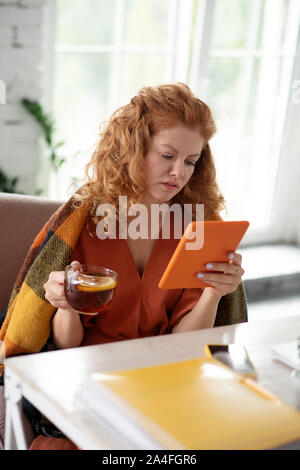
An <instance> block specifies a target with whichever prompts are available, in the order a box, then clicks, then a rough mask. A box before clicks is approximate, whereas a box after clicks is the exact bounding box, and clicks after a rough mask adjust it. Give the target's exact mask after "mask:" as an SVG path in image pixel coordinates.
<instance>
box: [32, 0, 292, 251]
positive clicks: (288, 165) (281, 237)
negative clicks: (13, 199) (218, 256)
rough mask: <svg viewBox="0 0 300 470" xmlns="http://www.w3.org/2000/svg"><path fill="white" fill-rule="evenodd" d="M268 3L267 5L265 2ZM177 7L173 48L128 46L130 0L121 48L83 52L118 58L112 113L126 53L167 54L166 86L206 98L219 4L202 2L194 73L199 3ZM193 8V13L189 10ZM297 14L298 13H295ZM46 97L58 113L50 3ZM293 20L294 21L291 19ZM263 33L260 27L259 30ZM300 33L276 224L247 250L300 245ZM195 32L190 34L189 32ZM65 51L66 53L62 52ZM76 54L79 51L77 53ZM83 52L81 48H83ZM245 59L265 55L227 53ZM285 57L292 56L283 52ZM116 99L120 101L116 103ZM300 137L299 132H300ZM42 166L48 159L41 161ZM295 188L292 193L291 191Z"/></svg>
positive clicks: (118, 41) (120, 22)
mask: <svg viewBox="0 0 300 470" xmlns="http://www.w3.org/2000/svg"><path fill="white" fill-rule="evenodd" d="M261 1H262V0H261ZM297 1H298V0H290V4H294V5H295V4H296V2H297ZM175 2H176V4H175V5H172V11H173V14H172V15H170V17H169V23H170V24H169V35H168V41H167V45H166V46H164V47H157V46H156V47H132V46H124V44H123V37H124V20H125V14H124V12H125V6H126V0H117V8H116V10H117V11H118V14H117V15H116V17H115V22H116V25H117V27H116V28H115V35H116V37H115V45H114V46H113V47H112V46H99V47H98V46H97V47H96V48H95V47H93V46H87V47H85V48H82V49H81V50H82V51H83V50H85V51H86V52H91V51H92V52H95V53H99V52H103V53H112V54H113V74H112V76H113V77H114V80H112V84H111V91H110V96H111V100H110V107H111V109H112V110H114V109H116V107H117V106H119V105H120V97H119V96H118V95H117V94H116V93H115V91H116V90H119V89H120V87H119V80H120V77H121V73H120V70H121V68H122V62H123V59H124V54H125V53H130V52H137V51H138V52H140V53H153V52H155V53H163V54H166V55H167V57H168V60H167V61H166V66H165V72H164V80H165V81H173V80H175V79H176V81H183V82H186V83H188V84H189V86H190V87H191V88H192V90H193V91H194V92H195V93H196V94H198V95H199V96H205V89H206V86H207V84H206V83H205V77H206V72H207V66H208V60H209V54H212V55H213V56H214V57H216V56H217V55H218V54H220V51H216V50H209V43H210V38H211V32H212V20H213V13H214V8H215V4H216V2H215V0H199V1H198V8H197V16H196V24H195V36H194V43H196V44H198V49H197V48H193V53H192V63H191V69H190V73H189V57H188V56H189V46H190V42H191V28H190V26H191V19H192V18H191V15H192V7H193V1H192V0H191V1H190V2H188V3H187V2H186V1H185V0H174V3H175ZM187 5H188V7H187ZM290 8H291V9H292V7H290ZM44 15H45V16H44V18H45V21H44V24H45V34H44V46H43V47H44V57H45V67H44V70H45V73H44V83H43V89H44V95H43V104H44V106H45V108H46V110H48V111H49V112H51V111H52V110H53V82H54V73H55V70H54V54H55V52H56V48H55V47H54V46H55V24H56V15H57V6H56V0H49V2H46V4H45V10H44ZM290 16H291V17H292V15H290ZM256 27H257V25H256ZM253 28H254V30H255V25H253ZM299 29H300V28H298V32H297V46H296V50H295V53H293V54H292V55H291V56H292V57H293V58H294V63H293V71H292V74H291V80H290V84H291V86H290V88H289V89H288V90H284V92H285V95H286V98H285V99H286V109H285V112H284V115H283V122H284V131H283V139H282V146H281V151H280V155H279V160H278V169H277V175H276V182H275V188H276V190H275V194H274V197H273V203H272V215H271V223H270V226H269V227H268V229H264V230H262V229H255V230H252V231H250V232H248V234H247V237H246V241H245V245H253V244H262V243H278V242H281V241H284V242H288V243H298V244H300V218H299V220H297V217H296V216H295V215H296V214H297V213H299V206H300V185H299V183H298V181H299V176H300V158H299V157H300V150H299V145H298V142H297V140H298V139H297V131H298V129H297V125H296V123H297V122H298V123H299V122H300V105H298V106H297V104H295V103H293V102H292V99H291V95H292V93H293V91H294V90H293V89H292V84H293V83H294V82H295V81H297V80H298V79H299V78H300V30H299ZM187 31H189V34H186V32H187ZM62 49H63V48H61V50H62ZM71 49H72V48H65V51H71ZM73 49H74V48H73ZM77 49H78V48H77ZM230 53H231V54H233V55H234V54H236V55H238V54H240V57H241V56H242V55H243V54H244V56H245V57H246V56H247V57H249V54H250V55H251V54H252V55H254V56H256V57H257V56H262V55H263V54H264V53H266V52H264V51H261V52H258V51H256V50H252V51H251V50H250V51H249V50H248V51H247V52H246V53H245V52H241V51H236V50H235V51H227V52H226V54H228V55H230ZM279 54H285V55H286V54H287V51H286V50H285V51H282V52H281V53H279ZM113 96H115V98H113ZM298 132H299V131H298ZM41 160H42V159H41ZM48 179H49V174H48V172H45V174H44V181H43V182H44V186H45V187H47V186H48V184H49V181H48ZM291 188H292V191H291Z"/></svg>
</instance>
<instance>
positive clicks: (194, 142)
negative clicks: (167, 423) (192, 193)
mask: <svg viewBox="0 0 300 470" xmlns="http://www.w3.org/2000/svg"><path fill="white" fill-rule="evenodd" d="M203 145H204V138H203V137H202V136H201V133H200V130H195V129H191V128H188V127H185V126H183V125H176V126H174V127H170V128H167V129H163V130H162V131H160V132H158V133H157V134H154V135H153V136H152V138H151V143H150V149H149V152H148V153H147V154H146V156H145V175H146V181H147V189H146V193H145V195H144V202H145V203H162V202H168V201H170V200H171V199H172V198H173V197H174V196H175V195H176V194H177V193H179V192H180V191H181V190H182V188H183V187H184V186H185V185H186V184H187V182H188V181H189V179H190V178H191V176H192V174H193V172H194V169H195V164H196V162H197V160H198V159H199V158H200V154H201V151H202V148H203Z"/></svg>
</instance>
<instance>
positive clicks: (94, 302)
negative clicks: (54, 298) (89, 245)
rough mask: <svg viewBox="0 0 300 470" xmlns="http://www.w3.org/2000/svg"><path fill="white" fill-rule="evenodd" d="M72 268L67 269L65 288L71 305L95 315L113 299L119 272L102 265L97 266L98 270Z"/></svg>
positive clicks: (80, 311) (81, 311) (80, 310)
mask: <svg viewBox="0 0 300 470" xmlns="http://www.w3.org/2000/svg"><path fill="white" fill-rule="evenodd" d="M84 267H86V266H84V265H82V268H84ZM70 268H71V267H70V266H68V267H67V269H66V275H65V283H64V288H65V296H66V299H67V301H68V303H69V304H70V305H71V307H73V308H74V309H75V310H77V311H78V312H79V313H84V314H88V315H95V314H97V313H99V312H101V311H102V310H103V309H105V308H106V307H107V306H108V305H109V303H110V302H111V300H112V297H113V293H114V289H115V287H116V285H117V280H116V277H117V273H115V272H114V271H111V270H109V269H106V268H101V267H98V268H96V271H94V270H88V271H86V270H84V271H73V270H72V268H71V269H70ZM90 268H92V267H90Z"/></svg>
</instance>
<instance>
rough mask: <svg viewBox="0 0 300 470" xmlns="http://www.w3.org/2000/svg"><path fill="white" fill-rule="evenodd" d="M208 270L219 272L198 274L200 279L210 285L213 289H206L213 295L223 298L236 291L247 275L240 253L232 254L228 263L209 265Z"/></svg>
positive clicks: (212, 263)
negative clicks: (245, 274) (244, 275)
mask: <svg viewBox="0 0 300 470" xmlns="http://www.w3.org/2000/svg"><path fill="white" fill-rule="evenodd" d="M206 268H207V269H209V270H212V271H220V273H219V272H216V273H215V272H213V273H210V272H204V273H198V277H199V279H201V280H203V281H204V282H207V283H209V284H210V285H211V286H212V287H206V289H208V290H209V291H210V292H211V293H212V294H215V295H217V296H220V297H222V296H223V295H226V294H231V293H232V292H234V291H235V290H236V288H237V287H238V285H239V284H240V283H241V281H242V276H243V274H244V273H245V271H244V269H243V268H242V256H241V255H240V254H239V253H231V254H230V255H229V261H228V263H214V262H211V263H208V264H207V265H206ZM199 274H202V275H203V276H199Z"/></svg>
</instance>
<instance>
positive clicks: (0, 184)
mask: <svg viewBox="0 0 300 470" xmlns="http://www.w3.org/2000/svg"><path fill="white" fill-rule="evenodd" d="M18 181H19V178H18V177H17V176H15V177H14V178H10V177H9V176H8V175H7V174H6V173H5V172H4V171H3V170H1V168H0V192H1V193H19V194H21V193H20V192H19V191H17V188H16V186H17V183H18Z"/></svg>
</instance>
